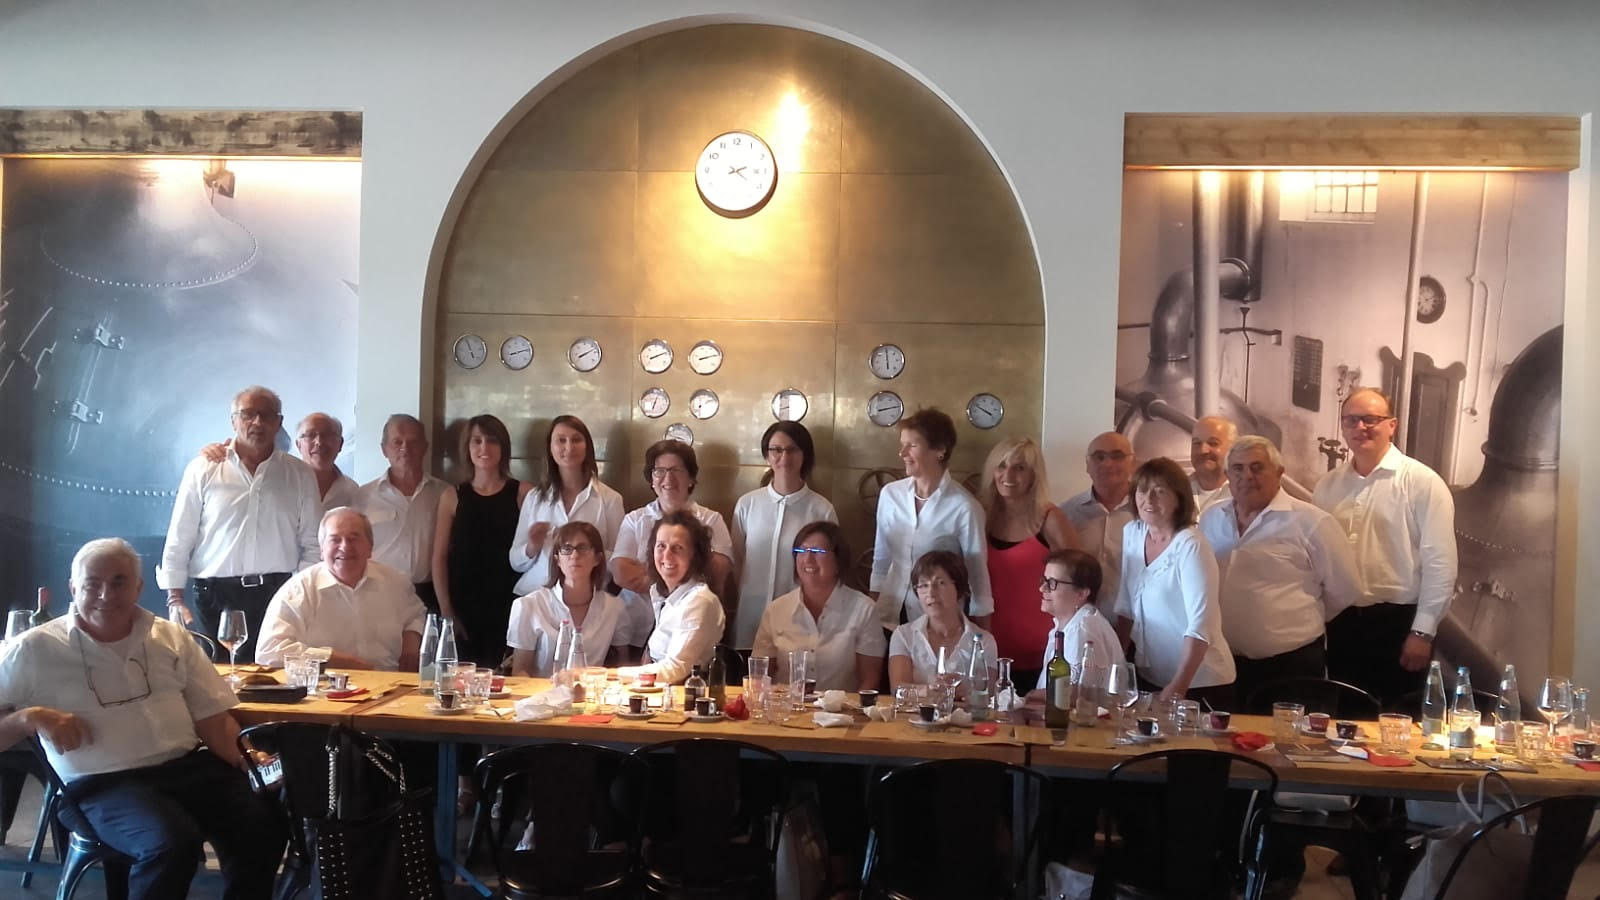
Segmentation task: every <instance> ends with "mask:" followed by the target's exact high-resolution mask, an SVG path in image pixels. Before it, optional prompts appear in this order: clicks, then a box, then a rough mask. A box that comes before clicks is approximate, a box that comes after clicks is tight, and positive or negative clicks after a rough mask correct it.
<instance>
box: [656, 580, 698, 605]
mask: <svg viewBox="0 0 1600 900" xmlns="http://www.w3.org/2000/svg"><path fill="white" fill-rule="evenodd" d="M704 586H705V582H704V581H701V580H700V579H698V578H691V579H689V580H688V581H685V582H684V583H683V584H680V585H678V586H677V587H676V588H673V590H672V593H670V594H668V595H667V596H666V597H665V598H664V599H663V600H662V601H661V604H662V605H663V606H671V605H673V604H675V603H677V602H678V601H679V600H682V599H683V598H684V597H687V596H688V595H689V592H690V591H692V590H694V589H695V588H698V587H704ZM650 593H651V595H652V596H656V597H660V596H661V594H660V588H658V587H656V586H655V585H653V584H652V585H650Z"/></svg>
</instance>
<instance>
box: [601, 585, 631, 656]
mask: <svg viewBox="0 0 1600 900" xmlns="http://www.w3.org/2000/svg"><path fill="white" fill-rule="evenodd" d="M607 596H608V597H610V599H608V600H607V601H606V603H608V604H610V605H612V606H614V607H615V608H616V611H617V624H615V625H613V626H611V646H613V647H628V646H631V645H632V644H633V617H632V616H629V615H628V610H627V609H625V608H624V607H623V603H622V599H621V598H620V597H613V596H611V595H609V594H608V595H607Z"/></svg>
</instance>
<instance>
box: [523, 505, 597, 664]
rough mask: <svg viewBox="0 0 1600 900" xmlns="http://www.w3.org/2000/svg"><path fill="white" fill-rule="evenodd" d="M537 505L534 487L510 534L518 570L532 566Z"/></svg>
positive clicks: (526, 569) (525, 569) (524, 570)
mask: <svg viewBox="0 0 1600 900" xmlns="http://www.w3.org/2000/svg"><path fill="white" fill-rule="evenodd" d="M538 506H539V489H538V488H537V487H536V488H534V489H533V490H531V491H529V492H528V496H527V497H526V498H524V499H523V501H522V509H521V511H519V512H518V513H517V530H516V531H514V532H512V534H511V551H510V559H511V568H513V569H515V570H516V571H518V572H526V571H528V570H529V569H531V568H533V563H534V559H533V557H531V556H529V555H528V530H529V529H531V528H533V523H534V521H535V520H534V513H535V510H536V509H537V508H538ZM604 511H605V508H604V506H602V507H601V512H602V513H603V512H604ZM602 537H603V535H602ZM523 649H527V648H526V647H524V648H523Z"/></svg>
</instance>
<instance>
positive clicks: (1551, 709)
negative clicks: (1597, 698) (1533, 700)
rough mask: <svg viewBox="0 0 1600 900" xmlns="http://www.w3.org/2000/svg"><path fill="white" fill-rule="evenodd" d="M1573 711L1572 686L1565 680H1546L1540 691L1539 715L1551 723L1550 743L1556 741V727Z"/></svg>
mask: <svg viewBox="0 0 1600 900" xmlns="http://www.w3.org/2000/svg"><path fill="white" fill-rule="evenodd" d="M1571 711H1572V685H1571V683H1569V682H1568V681H1567V680H1566V679H1565V678H1554V677H1552V678H1546V679H1545V680H1544V686H1543V687H1541V688H1540V689H1539V715H1541V716H1544V720H1545V721H1546V722H1549V723H1550V735H1549V737H1550V742H1551V743H1554V742H1555V739H1556V725H1558V724H1560V722H1561V720H1562V719H1565V718H1566V717H1567V714H1568V713H1569V712H1571Z"/></svg>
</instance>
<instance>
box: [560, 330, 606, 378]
mask: <svg viewBox="0 0 1600 900" xmlns="http://www.w3.org/2000/svg"><path fill="white" fill-rule="evenodd" d="M603 355H604V354H603V353H601V351H600V342H599V341H597V340H595V339H594V338H592V337H581V338H578V339H577V340H575V341H573V342H572V346H571V347H568V348H567V362H568V363H570V364H571V365H572V367H573V368H574V369H576V370H578V371H579V372H593V371H594V370H595V369H597V368H599V366H600V358H601V356H603Z"/></svg>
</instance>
